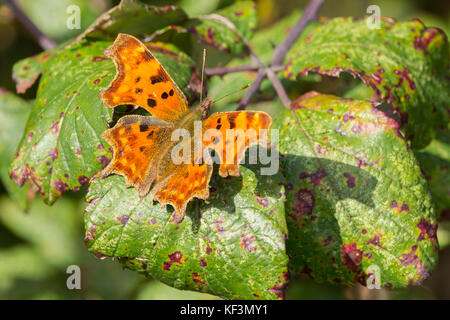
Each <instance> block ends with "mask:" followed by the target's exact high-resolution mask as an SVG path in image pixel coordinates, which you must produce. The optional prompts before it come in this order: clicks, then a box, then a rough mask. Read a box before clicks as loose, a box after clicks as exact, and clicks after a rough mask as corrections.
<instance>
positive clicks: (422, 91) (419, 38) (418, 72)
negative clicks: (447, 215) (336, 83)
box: [284, 18, 450, 149]
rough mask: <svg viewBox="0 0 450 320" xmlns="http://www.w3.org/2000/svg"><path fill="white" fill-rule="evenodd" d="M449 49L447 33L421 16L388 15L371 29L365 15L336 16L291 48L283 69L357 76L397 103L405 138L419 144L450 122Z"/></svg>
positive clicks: (295, 73)
mask: <svg viewBox="0 0 450 320" xmlns="http://www.w3.org/2000/svg"><path fill="white" fill-rule="evenodd" d="M448 55H449V49H448V41H447V37H446V35H445V33H444V32H443V31H441V30H439V29H437V28H427V27H425V26H424V24H423V23H422V22H420V21H419V20H412V21H409V22H401V23H397V22H394V21H393V20H391V19H384V20H382V21H381V28H380V29H369V28H368V26H367V24H366V21H364V20H354V19H352V18H336V19H332V20H330V21H329V22H327V23H325V24H323V25H321V26H319V27H317V28H316V29H315V30H314V31H313V32H312V33H311V34H310V35H309V36H308V37H306V38H305V39H304V40H303V41H301V42H299V43H297V44H296V45H295V46H294V47H293V48H292V49H291V51H290V54H289V55H288V58H287V65H286V69H285V72H284V74H285V76H286V77H287V78H288V79H296V77H297V76H298V75H305V74H307V73H308V72H315V73H320V74H323V75H328V76H333V77H338V76H339V75H340V73H341V72H347V73H350V74H351V75H353V76H354V77H359V78H360V79H361V80H362V81H363V82H364V83H365V84H366V85H367V86H368V87H370V88H372V90H373V92H374V95H375V98H376V99H377V100H378V101H385V102H388V103H389V104H391V105H392V106H393V107H394V111H395V112H396V113H398V115H399V116H400V118H401V119H402V127H404V128H405V130H406V138H408V139H409V140H411V141H412V145H413V147H414V148H417V149H420V148H423V147H425V146H426V145H427V144H428V143H429V142H430V141H431V140H432V138H433V136H434V132H435V129H436V128H437V127H445V126H446V125H447V123H448V111H447V108H448V104H449V101H450V90H449V81H448V79H449V78H450V74H449V62H448V61H449V60H448Z"/></svg>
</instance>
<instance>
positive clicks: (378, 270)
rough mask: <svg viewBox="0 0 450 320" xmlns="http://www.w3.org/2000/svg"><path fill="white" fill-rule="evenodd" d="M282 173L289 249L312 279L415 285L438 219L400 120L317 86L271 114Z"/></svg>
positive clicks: (294, 263)
mask: <svg viewBox="0 0 450 320" xmlns="http://www.w3.org/2000/svg"><path fill="white" fill-rule="evenodd" d="M274 127H275V128H278V129H279V130H280V143H279V150H280V152H281V154H282V155H283V156H282V158H281V159H282V161H281V163H282V164H283V166H282V168H283V170H284V174H285V178H286V184H285V188H286V198H287V204H286V219H287V222H288V229H289V238H288V240H287V250H288V254H289V256H290V258H291V260H290V263H291V267H292V269H293V270H294V271H295V272H305V273H307V274H309V275H311V276H312V277H313V278H314V279H315V280H316V281H319V282H321V281H330V282H335V283H350V282H353V281H359V282H361V283H363V284H366V281H367V279H368V278H369V277H370V276H371V275H372V276H376V279H377V281H378V282H379V283H380V285H381V286H383V287H404V286H406V285H408V284H420V283H421V282H422V281H423V280H424V279H425V278H427V276H428V275H429V273H430V272H431V270H432V269H433V268H434V265H435V264H436V262H437V252H438V243H437V237H436V229H437V221H436V215H435V211H434V208H433V202H432V199H431V196H430V193H429V191H428V188H427V184H426V181H425V179H424V178H423V177H422V175H421V172H420V168H419V166H418V164H417V161H416V159H415V157H414V154H413V152H412V151H411V150H410V149H409V146H408V144H407V142H405V139H404V138H403V136H402V135H401V134H400V132H399V131H398V124H397V123H396V122H395V121H394V120H392V119H391V118H389V117H387V116H386V114H385V113H384V112H382V111H380V110H378V109H377V108H376V105H375V104H373V103H370V102H365V101H358V100H351V99H343V98H338V97H335V96H331V95H322V94H318V93H316V92H311V93H308V94H306V95H304V96H302V97H300V98H299V99H298V100H296V101H295V102H294V103H293V110H292V111H291V110H287V111H286V112H285V114H282V115H280V117H279V118H278V120H276V121H275V123H274Z"/></svg>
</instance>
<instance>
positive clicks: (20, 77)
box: [12, 49, 57, 93]
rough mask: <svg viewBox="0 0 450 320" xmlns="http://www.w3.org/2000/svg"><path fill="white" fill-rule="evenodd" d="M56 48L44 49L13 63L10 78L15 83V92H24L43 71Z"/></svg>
mask: <svg viewBox="0 0 450 320" xmlns="http://www.w3.org/2000/svg"><path fill="white" fill-rule="evenodd" d="M56 51H57V49H53V50H48V51H44V52H42V53H40V54H37V55H34V56H32V57H29V58H26V59H23V60H20V61H19V62H17V63H15V64H14V66H13V69H12V78H13V80H14V82H15V83H16V91H17V93H25V92H26V91H27V90H28V88H30V87H31V86H32V85H33V84H34V83H35V82H36V80H37V79H38V78H39V76H40V75H41V73H42V71H44V68H45V65H46V64H47V62H48V61H49V60H50V58H51V57H52V56H54V55H55V54H56Z"/></svg>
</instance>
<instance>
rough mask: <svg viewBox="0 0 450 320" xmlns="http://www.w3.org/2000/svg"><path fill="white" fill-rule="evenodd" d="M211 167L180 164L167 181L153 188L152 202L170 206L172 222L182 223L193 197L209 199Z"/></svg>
mask: <svg viewBox="0 0 450 320" xmlns="http://www.w3.org/2000/svg"><path fill="white" fill-rule="evenodd" d="M212 171H213V167H212V165H210V164H206V163H205V162H204V163H203V164H200V165H199V164H180V165H178V166H177V167H176V169H175V172H174V173H173V174H172V175H171V176H169V178H168V179H166V180H164V181H162V182H161V183H160V184H159V185H156V186H155V190H156V191H155V195H154V200H157V201H158V202H159V203H160V204H161V205H162V206H165V205H166V204H171V205H172V206H173V208H174V209H175V214H174V220H175V222H177V223H180V222H181V221H183V219H184V216H185V214H186V206H187V204H188V202H189V201H190V200H192V199H193V198H194V197H195V198H199V199H203V200H206V199H208V198H209V187H208V185H209V180H210V179H211V174H212Z"/></svg>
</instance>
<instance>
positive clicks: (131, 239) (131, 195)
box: [85, 166, 288, 299]
mask: <svg viewBox="0 0 450 320" xmlns="http://www.w3.org/2000/svg"><path fill="white" fill-rule="evenodd" d="M217 169H218V168H215V171H216V173H215V174H214V175H213V179H212V181H211V184H210V198H209V200H208V201H207V202H205V201H203V200H197V201H193V202H190V203H189V205H188V208H187V215H186V217H185V219H184V220H183V222H182V223H180V224H177V223H175V222H174V221H173V220H171V219H170V218H171V215H172V209H170V210H168V209H167V208H170V206H167V207H164V208H161V206H160V205H159V204H157V203H155V204H154V205H153V204H152V203H150V201H149V200H148V198H143V199H142V198H139V197H138V193H137V192H136V190H135V189H134V188H129V189H127V188H125V187H124V180H123V178H122V177H120V176H110V177H109V178H107V179H101V180H95V181H94V182H93V184H92V185H91V187H90V190H89V194H88V196H87V200H88V201H89V206H88V208H87V210H86V212H85V227H86V237H85V241H86V244H87V247H88V249H89V251H91V252H93V253H95V254H96V256H100V257H101V256H109V257H118V258H119V260H120V262H121V263H122V264H123V265H124V266H126V267H127V268H130V269H132V270H136V271H139V272H141V273H144V274H147V275H151V276H152V277H154V278H156V279H158V280H160V281H162V282H164V283H166V284H168V285H170V286H173V287H175V288H179V289H188V290H196V291H201V292H207V293H212V294H214V295H217V296H220V297H224V298H227V299H232V298H234V299H239V298H240V299H277V298H278V299H280V298H283V297H284V289H285V288H286V286H287V280H288V279H287V260H288V259H287V256H286V253H285V245H284V239H285V237H286V224H285V218H284V201H283V200H284V194H283V187H282V186H280V182H281V177H280V175H279V174H277V175H273V176H267V175H265V176H262V175H260V167H257V166H249V167H243V166H241V170H242V172H241V173H242V176H241V177H232V178H229V179H223V178H221V177H218V175H217Z"/></svg>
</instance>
